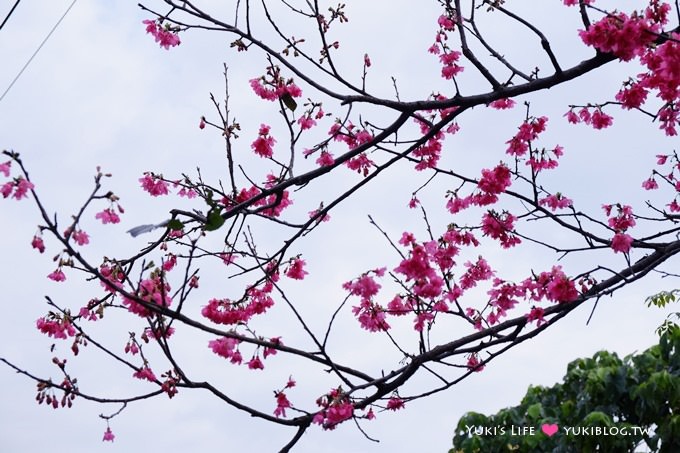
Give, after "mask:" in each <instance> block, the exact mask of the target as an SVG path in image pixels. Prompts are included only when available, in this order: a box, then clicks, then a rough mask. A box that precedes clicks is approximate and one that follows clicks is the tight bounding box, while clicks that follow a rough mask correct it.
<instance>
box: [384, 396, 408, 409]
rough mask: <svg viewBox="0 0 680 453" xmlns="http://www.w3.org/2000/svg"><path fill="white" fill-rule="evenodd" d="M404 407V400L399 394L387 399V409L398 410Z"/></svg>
mask: <svg viewBox="0 0 680 453" xmlns="http://www.w3.org/2000/svg"><path fill="white" fill-rule="evenodd" d="M403 408H404V400H402V399H401V398H399V397H398V396H393V397H392V398H390V399H389V400H388V401H387V410H390V411H398V410H399V409H403Z"/></svg>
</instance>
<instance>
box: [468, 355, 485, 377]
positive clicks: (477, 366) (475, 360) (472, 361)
mask: <svg viewBox="0 0 680 453" xmlns="http://www.w3.org/2000/svg"><path fill="white" fill-rule="evenodd" d="M467 368H468V370H470V371H475V372H477V373H479V372H480V371H482V370H483V369H484V365H482V364H481V362H480V360H479V357H478V356H477V354H470V356H469V357H468V360H467Z"/></svg>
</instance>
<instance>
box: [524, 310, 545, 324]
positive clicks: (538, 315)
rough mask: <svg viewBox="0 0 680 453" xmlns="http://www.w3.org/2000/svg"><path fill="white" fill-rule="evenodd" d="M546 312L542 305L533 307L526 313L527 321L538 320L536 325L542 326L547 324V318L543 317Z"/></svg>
mask: <svg viewBox="0 0 680 453" xmlns="http://www.w3.org/2000/svg"><path fill="white" fill-rule="evenodd" d="M544 314H545V310H544V309H542V308H541V307H533V308H532V309H531V311H530V312H529V313H528V314H527V315H526V317H527V322H533V321H536V327H541V325H542V324H545V323H546V322H547V321H546V320H545V319H543V316H544Z"/></svg>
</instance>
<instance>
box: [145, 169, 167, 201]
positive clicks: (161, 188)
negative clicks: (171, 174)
mask: <svg viewBox="0 0 680 453" xmlns="http://www.w3.org/2000/svg"><path fill="white" fill-rule="evenodd" d="M139 182H140V183H142V189H144V190H145V191H146V192H148V193H149V194H150V195H151V196H152V197H158V196H160V195H167V194H168V187H169V185H168V183H167V182H166V181H163V180H162V179H161V178H159V177H158V176H155V175H153V174H152V173H144V177H143V178H139Z"/></svg>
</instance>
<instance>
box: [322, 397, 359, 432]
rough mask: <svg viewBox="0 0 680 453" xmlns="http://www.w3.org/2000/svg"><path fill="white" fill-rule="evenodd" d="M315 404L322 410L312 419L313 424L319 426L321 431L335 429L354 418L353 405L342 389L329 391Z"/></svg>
mask: <svg viewBox="0 0 680 453" xmlns="http://www.w3.org/2000/svg"><path fill="white" fill-rule="evenodd" d="M316 404H317V405H318V406H319V407H321V408H322V409H321V410H320V411H319V412H317V414H316V415H315V416H314V418H313V419H312V422H313V423H316V424H319V425H321V426H322V427H323V429H335V427H336V426H337V425H338V424H339V423H342V422H344V421H345V420H349V419H350V418H352V417H353V416H354V405H352V402H351V401H350V399H349V397H348V396H347V394H346V393H345V392H344V391H343V390H342V388H337V389H333V390H331V391H330V392H329V393H328V394H327V395H324V396H322V397H320V398H319V399H317V400H316Z"/></svg>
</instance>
